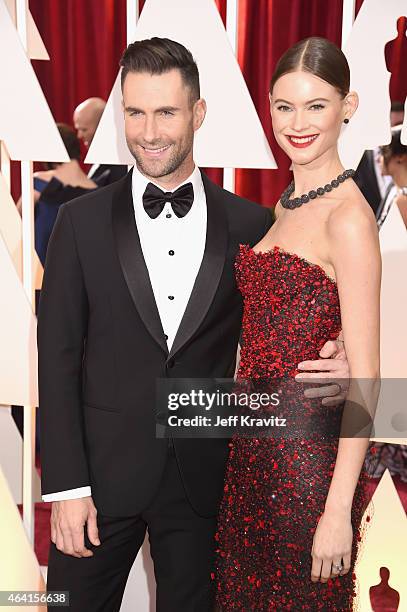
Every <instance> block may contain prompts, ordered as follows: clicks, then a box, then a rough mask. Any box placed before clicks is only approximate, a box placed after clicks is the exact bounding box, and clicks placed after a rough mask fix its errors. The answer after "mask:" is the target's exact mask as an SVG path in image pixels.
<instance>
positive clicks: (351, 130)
mask: <svg viewBox="0 0 407 612" xmlns="http://www.w3.org/2000/svg"><path fill="white" fill-rule="evenodd" d="M405 14H407V2H406V0H386V1H385V2H384V1H383V0H365V1H364V3H363V5H362V8H361V9H360V11H359V13H358V16H357V18H356V20H355V23H354V25H353V28H352V32H351V34H350V37H349V39H348V41H347V43H346V45H345V46H344V49H343V51H344V53H345V55H346V57H347V59H348V62H349V66H350V73H351V89H353V90H356V91H357V93H358V94H359V98H360V105H359V108H358V110H357V112H356V113H355V115H354V116H353V117H352V119H351V121H350V123H349V125H348V126H346V129H344V130H343V133H342V136H341V139H340V143H339V145H340V146H339V152H340V157H341V160H342V162H343V164H344V165H345V166H346V167H347V168H356V166H357V165H358V163H359V160H360V158H361V157H362V154H363V152H364V151H365V149H373V148H375V147H377V146H379V145H382V144H387V143H389V142H390V95H389V82H390V73H389V72H388V71H387V68H386V62H385V56H384V49H385V46H386V44H387V43H388V42H389V41H391V40H393V39H394V38H396V37H397V19H398V18H399V17H401V16H403V15H405ZM402 102H404V100H402ZM406 129H407V115H406V117H405V120H404V138H405V142H407V138H406V136H405V135H406Z"/></svg>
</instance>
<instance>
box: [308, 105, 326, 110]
mask: <svg viewBox="0 0 407 612" xmlns="http://www.w3.org/2000/svg"><path fill="white" fill-rule="evenodd" d="M323 108H325V106H324V105H323V104H313V105H312V106H310V109H311V110H317V111H319V110H322V109H323Z"/></svg>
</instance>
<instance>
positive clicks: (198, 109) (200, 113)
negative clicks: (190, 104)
mask: <svg viewBox="0 0 407 612" xmlns="http://www.w3.org/2000/svg"><path fill="white" fill-rule="evenodd" d="M193 115H194V118H193V121H194V131H195V132H196V130H199V128H200V127H201V125H202V123H203V121H204V119H205V115H206V102H205V100H204V99H203V98H200V99H199V100H197V101H196V102H195V104H194V109H193Z"/></svg>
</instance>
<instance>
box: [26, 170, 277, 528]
mask: <svg viewBox="0 0 407 612" xmlns="http://www.w3.org/2000/svg"><path fill="white" fill-rule="evenodd" d="M131 176H132V172H129V174H128V175H127V176H126V177H124V178H123V179H121V180H120V181H118V182H117V183H114V184H112V185H109V186H107V187H105V188H102V189H99V190H97V191H94V192H92V193H90V194H87V195H85V196H83V197H80V198H77V199H75V200H72V201H71V202H68V203H66V204H64V205H63V206H62V207H61V208H60V211H59V213H58V218H57V221H56V224H55V227H54V230H53V233H52V236H51V239H50V243H49V247H48V252H47V259H46V265H45V273H44V280H43V286H42V292H41V301H40V307H39V317H38V348H39V397H40V419H41V420H40V425H41V461H42V493H43V494H44V495H45V494H47V493H54V492H57V491H63V490H66V489H73V488H76V487H83V486H87V485H91V487H92V497H93V500H94V502H95V505H96V507H97V508H98V510H99V511H100V512H101V513H102V514H106V515H109V516H129V515H134V514H138V513H139V512H141V511H142V510H144V509H145V508H146V507H147V506H148V504H149V503H150V501H151V500H152V498H153V496H154V494H155V493H156V491H157V489H158V487H159V484H160V478H161V476H162V473H163V469H164V464H165V461H166V455H167V448H168V440H167V439H162V438H159V437H157V436H156V418H155V412H156V411H155V398H156V395H155V394H156V379H157V378H166V377H167V378H211V377H215V378H218V377H219V378H224V377H232V376H233V372H234V368H235V356H236V348H237V344H238V340H239V334H240V328H241V318H242V297H241V295H240V293H239V291H238V289H237V287H236V281H235V271H234V262H235V257H236V253H237V251H238V246H239V244H240V243H246V244H250V245H254V244H255V243H257V242H258V241H259V240H260V239H261V238H262V237H263V236H264V234H265V233H266V232H267V230H268V229H269V227H270V226H271V223H272V218H271V214H270V211H269V210H267V209H265V208H262V207H261V206H259V205H257V204H253V203H252V202H249V201H247V200H243V199H241V198H239V197H237V196H236V195H234V194H232V193H229V192H228V191H225V190H224V189H221V188H220V187H218V186H217V185H215V184H214V183H212V182H211V181H210V180H209V179H208V178H207V177H206V176H205V175H204V174H202V179H203V184H204V189H205V194H206V201H207V235H206V244H205V251H204V256H203V260H202V263H201V266H200V269H199V272H198V275H197V277H196V281H195V284H194V287H193V290H192V293H191V296H190V299H189V302H188V305H187V308H186V310H185V313H184V315H183V318H182V320H181V323H180V326H179V328H178V332H177V335H176V337H175V339H174V342H173V345H172V348H171V350H170V351H168V349H167V345H166V341H165V336H164V331H163V328H162V325H161V321H160V317H159V313H158V310H157V306H156V303H155V300H154V295H153V291H152V287H151V283H150V279H149V275H148V270H147V268H146V264H145V261H144V258H143V254H142V249H141V246H140V239H139V235H138V232H137V227H136V222H135V216H134V207H133V199H132V185H131V184H132V180H131ZM227 442H228V441H227V440H222V439H175V440H174V446H175V453H176V457H177V461H178V466H179V469H180V473H181V477H182V480H183V484H184V487H185V491H186V494H187V497H188V499H189V501H190V503H191V505H192V507H193V508H194V509H195V511H196V512H197V513H198V514H200V515H201V516H213V515H215V514H216V512H217V509H218V504H219V501H220V497H221V494H222V488H223V478H224V469H225V460H226V458H227V453H228V443H227Z"/></svg>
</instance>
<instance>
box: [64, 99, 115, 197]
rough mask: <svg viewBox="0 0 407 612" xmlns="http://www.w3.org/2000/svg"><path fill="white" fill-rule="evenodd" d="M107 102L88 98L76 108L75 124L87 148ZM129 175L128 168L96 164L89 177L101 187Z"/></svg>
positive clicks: (79, 136) (74, 114)
mask: <svg viewBox="0 0 407 612" xmlns="http://www.w3.org/2000/svg"><path fill="white" fill-rule="evenodd" d="M105 106H106V102H105V101H104V100H102V98H88V99H87V100H84V101H83V102H81V103H80V104H78V106H77V107H76V108H75V110H74V113H73V123H74V126H75V130H76V132H77V134H78V138H80V139H81V140H82V141H83V143H84V145H85V146H86V147H89V146H90V143H91V142H92V140H93V137H94V135H95V132H96V129H97V127H98V125H99V121H100V118H101V116H102V115H103V111H104V110H105ZM125 174H127V166H121V165H115V164H111V165H109V164H94V165H93V166H92V167H91V169H90V170H89V172H88V177H89V178H91V179H92V181H94V182H95V183H96V184H97V185H98V186H99V187H104V186H105V185H110V183H114V182H115V181H118V180H119V179H121V178H122V177H123V176H125Z"/></svg>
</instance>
